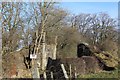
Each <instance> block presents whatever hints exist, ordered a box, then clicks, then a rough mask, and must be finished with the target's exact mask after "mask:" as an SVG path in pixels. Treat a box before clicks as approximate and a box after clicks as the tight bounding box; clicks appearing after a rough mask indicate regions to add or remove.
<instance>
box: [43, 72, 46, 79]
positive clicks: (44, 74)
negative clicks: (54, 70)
mask: <svg viewBox="0 0 120 80" xmlns="http://www.w3.org/2000/svg"><path fill="white" fill-rule="evenodd" d="M43 76H44V79H45V80H46V79H47V76H46V72H44V73H43Z"/></svg>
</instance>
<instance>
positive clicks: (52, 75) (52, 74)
mask: <svg viewBox="0 0 120 80" xmlns="http://www.w3.org/2000/svg"><path fill="white" fill-rule="evenodd" d="M50 74H51V79H52V80H53V72H50Z"/></svg>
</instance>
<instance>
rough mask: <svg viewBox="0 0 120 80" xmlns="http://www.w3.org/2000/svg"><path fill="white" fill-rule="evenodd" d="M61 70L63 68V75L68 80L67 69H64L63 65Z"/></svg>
mask: <svg viewBox="0 0 120 80" xmlns="http://www.w3.org/2000/svg"><path fill="white" fill-rule="evenodd" d="M61 68H62V70H63V73H64V76H65V78H66V79H68V78H69V77H68V75H67V72H66V70H65V67H64V65H63V64H61Z"/></svg>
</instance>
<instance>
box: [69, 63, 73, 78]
mask: <svg viewBox="0 0 120 80" xmlns="http://www.w3.org/2000/svg"><path fill="white" fill-rule="evenodd" d="M69 68H70V80H71V78H72V69H71V64H70V65H69Z"/></svg>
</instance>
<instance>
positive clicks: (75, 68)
mask: <svg viewBox="0 0 120 80" xmlns="http://www.w3.org/2000/svg"><path fill="white" fill-rule="evenodd" d="M74 69H75V79H76V78H77V73H76V66H75V67H74Z"/></svg>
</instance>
